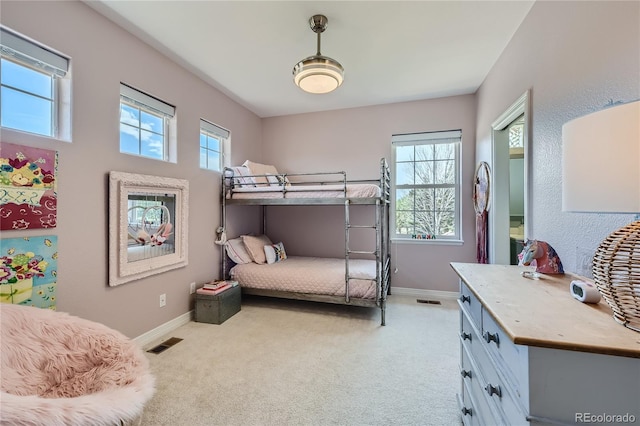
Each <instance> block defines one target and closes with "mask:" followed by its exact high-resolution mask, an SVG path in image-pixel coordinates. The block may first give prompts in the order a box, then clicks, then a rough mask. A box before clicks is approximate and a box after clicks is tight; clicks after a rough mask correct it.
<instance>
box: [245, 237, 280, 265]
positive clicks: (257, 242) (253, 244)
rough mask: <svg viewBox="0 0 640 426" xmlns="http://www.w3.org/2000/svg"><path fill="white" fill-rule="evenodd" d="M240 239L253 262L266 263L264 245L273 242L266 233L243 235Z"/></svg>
mask: <svg viewBox="0 0 640 426" xmlns="http://www.w3.org/2000/svg"><path fill="white" fill-rule="evenodd" d="M242 241H243V242H244V246H245V248H246V249H247V252H248V253H249V256H251V260H253V261H254V262H255V263H267V258H266V257H265V255H264V246H266V245H271V244H273V242H272V241H271V240H270V239H269V237H267V236H266V235H258V236H253V235H243V236H242Z"/></svg>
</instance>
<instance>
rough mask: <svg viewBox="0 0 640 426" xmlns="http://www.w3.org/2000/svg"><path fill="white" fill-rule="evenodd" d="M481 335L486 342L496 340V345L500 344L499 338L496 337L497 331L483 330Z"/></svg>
mask: <svg viewBox="0 0 640 426" xmlns="http://www.w3.org/2000/svg"><path fill="white" fill-rule="evenodd" d="M482 336H483V337H484V340H485V341H486V342H487V343H491V342H496V345H497V346H500V338H499V337H498V333H493V334H491V333H489V332H488V331H485V332H484V334H483V335H482Z"/></svg>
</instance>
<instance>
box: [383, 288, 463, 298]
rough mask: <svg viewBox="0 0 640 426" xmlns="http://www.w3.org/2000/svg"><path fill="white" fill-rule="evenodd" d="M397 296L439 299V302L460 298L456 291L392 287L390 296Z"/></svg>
mask: <svg viewBox="0 0 640 426" xmlns="http://www.w3.org/2000/svg"><path fill="white" fill-rule="evenodd" d="M394 294H397V295H398V296H411V297H418V298H420V299H436V300H438V299H440V300H443V299H444V300H455V299H457V298H458V296H460V293H458V292H457V291H442V290H424V289H420V288H407V287H393V286H391V295H394Z"/></svg>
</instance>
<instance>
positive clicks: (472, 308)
mask: <svg viewBox="0 0 640 426" xmlns="http://www.w3.org/2000/svg"><path fill="white" fill-rule="evenodd" d="M458 303H459V304H460V306H461V307H462V308H463V309H465V310H466V311H467V312H469V314H470V315H471V319H472V320H473V322H474V324H475V326H476V327H477V328H478V329H481V328H482V305H481V304H480V301H479V300H478V298H477V297H476V296H475V295H474V294H473V293H472V292H471V290H469V287H467V285H466V284H465V283H464V282H462V281H460V297H459V298H458Z"/></svg>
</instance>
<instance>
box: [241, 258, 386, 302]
mask: <svg viewBox="0 0 640 426" xmlns="http://www.w3.org/2000/svg"><path fill="white" fill-rule="evenodd" d="M349 274H350V275H351V277H352V279H351V280H350V281H349V296H350V297H355V298H362V299H376V297H377V293H378V292H377V288H376V262H375V260H366V259H351V260H349ZM230 275H231V278H232V279H233V280H236V281H238V283H239V284H240V286H241V287H249V288H257V289H262V290H276V291H289V292H294V293H307V294H322V295H330V296H344V295H345V260H344V259H343V258H342V259H334V258H324V257H303V256H289V257H287V259H285V260H282V261H280V262H276V263H272V264H257V263H245V264H242V265H235V266H234V267H233V268H231V271H230Z"/></svg>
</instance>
